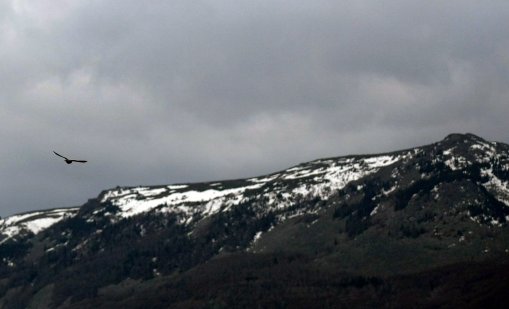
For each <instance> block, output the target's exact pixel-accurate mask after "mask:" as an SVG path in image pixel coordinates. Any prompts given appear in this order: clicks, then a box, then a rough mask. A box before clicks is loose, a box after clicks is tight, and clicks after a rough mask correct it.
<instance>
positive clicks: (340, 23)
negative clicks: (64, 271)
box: [0, 0, 509, 215]
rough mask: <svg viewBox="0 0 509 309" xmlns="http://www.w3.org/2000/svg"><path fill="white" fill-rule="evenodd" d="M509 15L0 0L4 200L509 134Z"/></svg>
mask: <svg viewBox="0 0 509 309" xmlns="http://www.w3.org/2000/svg"><path fill="white" fill-rule="evenodd" d="M508 20H509V4H508V3H507V2H505V1H492V2H490V4H489V5H487V4H482V5H481V4H479V3H478V2H477V1H447V2H446V3H445V2H443V1H426V2H423V1H392V2H380V1H369V0H365V1H363V0H361V1H359V0H357V1H327V0H322V1H293V2H291V3H290V2H288V1H265V0H263V1H229V0H228V1H226V0H221V1H206V0H201V1H184V0H175V1H151V3H150V5H146V4H145V5H143V4H141V3H140V2H139V1H106V2H105V1H58V2H57V1H49V0H48V1H41V2H37V3H33V2H20V1H17V2H14V1H4V2H2V3H1V4H0V101H1V105H0V126H1V127H0V138H1V141H2V148H1V149H0V158H1V159H2V166H0V174H1V175H2V178H1V179H0V194H2V196H3V197H4V202H2V204H0V215H6V214H11V213H14V212H19V211H24V210H29V209H38V208H48V207H60V206H66V205H67V206H70V205H77V204H81V203H82V202H84V201H85V200H86V199H87V198H90V197H93V196H95V195H96V194H98V193H99V191H100V190H102V189H105V188H109V187H113V186H116V185H139V184H163V183H174V182H187V181H202V180H203V181H204V180H213V179H223V178H236V177H248V176H254V175H260V174H263V173H267V172H271V171H274V170H278V169H282V168H285V167H288V166H290V165H292V164H296V163H299V162H302V161H306V160H311V159H315V158H319V157H327V156H336V155H345V154H350V153H359V152H362V153H367V152H378V151H389V150H394V149H396V148H404V147H410V146H414V145H418V144H424V143H429V142H433V141H436V140H438V139H441V138H443V137H444V136H445V135H446V134H448V133H450V132H456V131H460V132H466V131H470V132H473V133H477V134H479V135H483V136H485V137H486V138H488V139H494V140H499V141H506V142H507V141H509V133H507V132H509V130H508V129H509V125H508V124H507V121H506V119H505V118H506V116H505V115H507V114H508V112H509V104H507V102H508V99H509V92H508V90H507V84H508V82H509V57H508V56H507V50H508V48H509V34H508V33H507V31H506V29H507V27H508V24H509V22H508ZM53 149H55V150H57V151H61V152H63V153H69V154H70V155H76V156H83V157H85V158H86V159H89V161H90V164H88V165H87V166H86V167H80V168H75V167H68V166H65V165H61V163H62V162H60V161H58V160H57V159H58V158H53V157H52V153H51V150H53Z"/></svg>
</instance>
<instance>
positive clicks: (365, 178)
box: [0, 134, 509, 308]
mask: <svg viewBox="0 0 509 309" xmlns="http://www.w3.org/2000/svg"><path fill="white" fill-rule="evenodd" d="M508 220H509V146H508V145H506V144H503V143H498V142H489V141H486V140H484V139H482V138H480V137H477V136H475V135H472V134H451V135H449V136H447V137H446V138H445V139H444V140H442V141H440V142H437V143H434V144H431V145H426V146H422V147H416V148H412V149H406V150H401V151H395V152H391V153H384V154H376V155H352V156H344V157H336V158H327V159H319V160H315V161H311V162H307V163H302V164H299V165H297V166H294V167H292V168H289V169H286V170H283V171H279V172H275V173H272V174H269V175H264V176H260V177H253V178H248V179H238V180H228V181H216V182H209V183H191V184H172V185H164V186H153V187H117V188H113V189H110V190H106V191H103V192H101V193H100V194H99V196H98V197H97V198H94V199H91V200H89V201H88V202H87V203H86V204H84V205H82V206H81V207H79V208H63V209H51V210H39V211H36V212H32V213H25V214H20V215H15V216H11V217H8V218H5V219H2V220H0V307H2V308H92V307H99V308H113V307H122V308H142V307H151V308H158V307H161V308H166V307H168V306H170V305H171V307H182V308H187V307H193V308H194V307H199V308H200V307H259V306H262V307H264V306H265V307H290V308H294V307H302V308H309V307H365V306H377V307H379V306H390V307H408V306H417V307H431V306H433V307H435V306H443V307H457V306H460V305H461V306H465V305H466V304H470V305H471V306H473V307H476V306H481V305H491V306H494V305H502V304H503V303H502V302H500V300H502V299H507V298H508V297H507V296H505V290H506V288H507V287H508V284H507V283H506V282H509V281H508V280H505V279H507V278H508V277H509V264H508V262H509V228H508V224H507V221H508ZM494 299H497V300H498V301H496V302H495V301H494Z"/></svg>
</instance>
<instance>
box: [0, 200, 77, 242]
mask: <svg viewBox="0 0 509 309" xmlns="http://www.w3.org/2000/svg"><path fill="white" fill-rule="evenodd" d="M78 210H79V207H74V208H59V209H51V210H46V211H36V212H30V213H24V214H20V215H13V216H10V217H7V218H5V219H0V235H2V236H4V237H5V238H4V239H3V240H1V241H0V244H2V243H4V242H5V241H7V240H8V239H11V238H13V237H15V236H16V235H19V234H20V233H23V232H25V233H28V232H30V233H33V234H38V233H40V232H42V231H44V230H45V229H47V228H49V227H50V226H52V225H53V224H55V223H57V222H59V221H61V220H63V219H66V218H70V217H73V216H74V215H76V213H77V212H78Z"/></svg>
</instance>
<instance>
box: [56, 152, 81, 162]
mask: <svg viewBox="0 0 509 309" xmlns="http://www.w3.org/2000/svg"><path fill="white" fill-rule="evenodd" d="M53 153H54V154H56V155H57V156H59V157H62V158H64V159H65V163H67V164H71V163H73V162H79V163H86V162H87V161H85V160H71V159H68V158H66V157H64V156H63V155H61V154H58V153H56V152H55V151H53Z"/></svg>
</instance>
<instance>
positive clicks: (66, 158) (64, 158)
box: [53, 151, 69, 160]
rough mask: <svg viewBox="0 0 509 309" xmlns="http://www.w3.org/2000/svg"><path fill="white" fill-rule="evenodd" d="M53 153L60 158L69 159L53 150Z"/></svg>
mask: <svg viewBox="0 0 509 309" xmlns="http://www.w3.org/2000/svg"><path fill="white" fill-rule="evenodd" d="M53 153H54V154H56V155H57V156H59V157H62V158H64V159H66V160H69V159H67V158H66V157H64V156H63V155H61V154H58V153H56V152H55V151H53Z"/></svg>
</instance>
